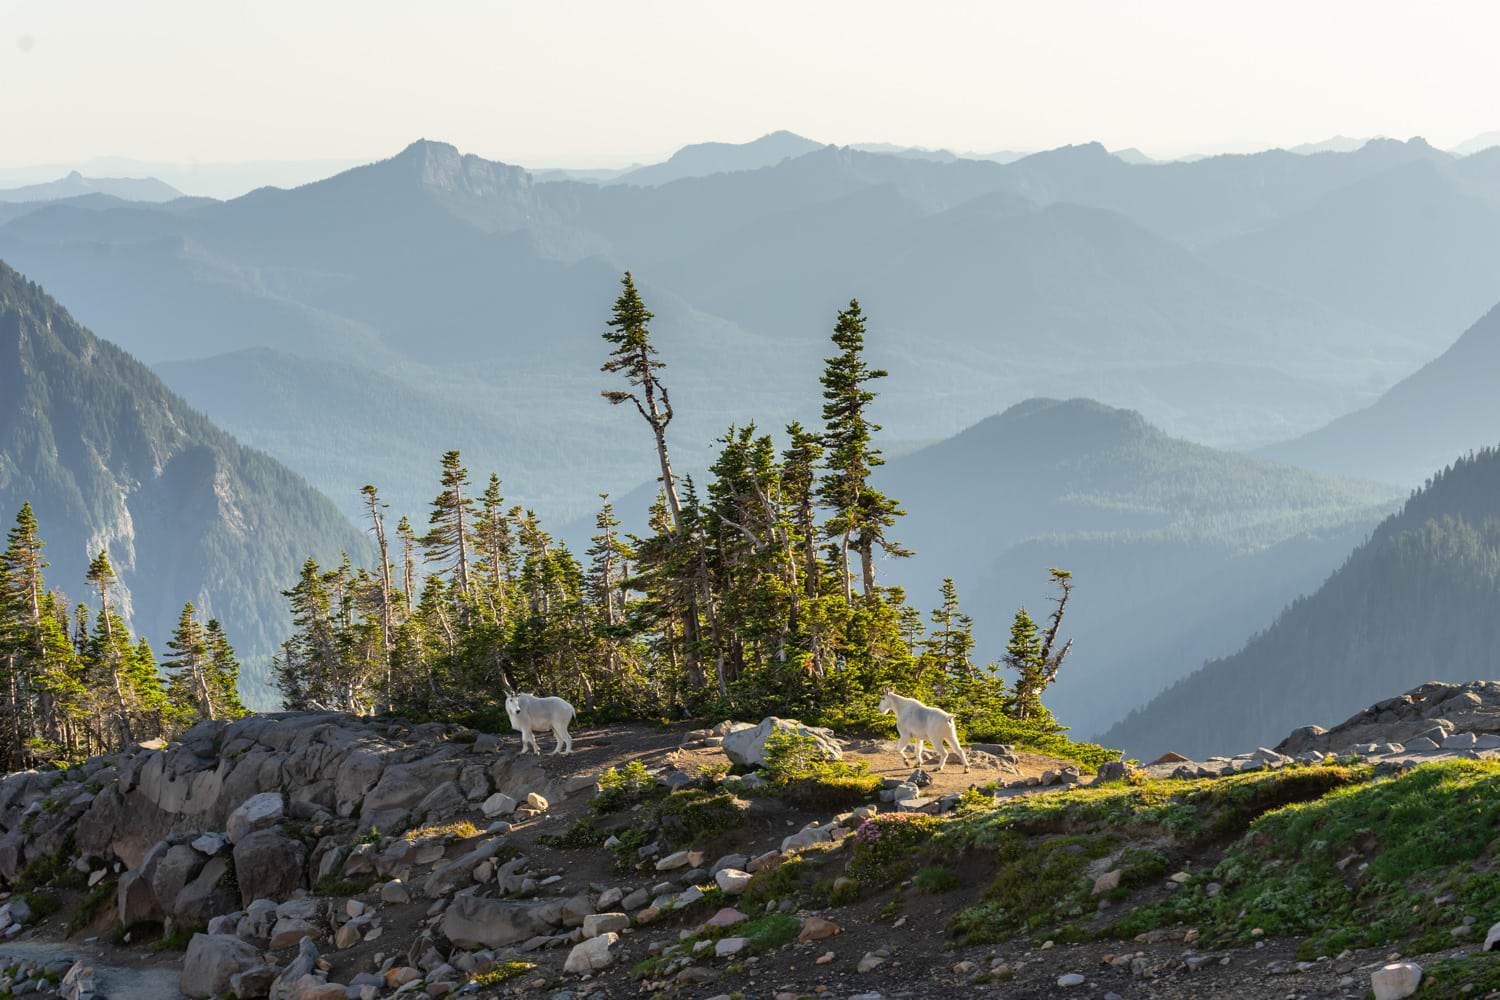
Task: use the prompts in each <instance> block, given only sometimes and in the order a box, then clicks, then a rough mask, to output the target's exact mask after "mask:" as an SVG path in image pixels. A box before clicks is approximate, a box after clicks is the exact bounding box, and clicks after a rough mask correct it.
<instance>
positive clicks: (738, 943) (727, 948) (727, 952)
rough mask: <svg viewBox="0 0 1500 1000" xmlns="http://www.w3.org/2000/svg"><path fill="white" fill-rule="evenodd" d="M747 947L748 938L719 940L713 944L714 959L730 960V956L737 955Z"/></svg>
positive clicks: (748, 944)
mask: <svg viewBox="0 0 1500 1000" xmlns="http://www.w3.org/2000/svg"><path fill="white" fill-rule="evenodd" d="M749 946H750V939H749V938H742V937H726V938H719V940H718V941H716V942H715V943H714V957H715V958H730V957H731V956H734V955H738V954H739V953H740V952H742V951H744V950H745V949H746V948H748V947H749Z"/></svg>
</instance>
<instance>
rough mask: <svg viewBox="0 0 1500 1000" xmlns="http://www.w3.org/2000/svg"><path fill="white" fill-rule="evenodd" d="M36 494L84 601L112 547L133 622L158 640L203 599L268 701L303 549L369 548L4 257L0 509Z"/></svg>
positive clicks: (304, 487)
mask: <svg viewBox="0 0 1500 1000" xmlns="http://www.w3.org/2000/svg"><path fill="white" fill-rule="evenodd" d="M27 501H29V502H30V503H31V504H32V507H33V508H34V509H35V511H36V513H37V516H38V518H39V519H40V522H41V528H42V535H43V538H44V539H45V541H46V543H47V558H48V560H49V561H50V563H51V568H50V569H49V570H48V571H47V578H48V581H49V583H50V584H51V585H52V586H53V587H55V588H57V589H59V590H62V591H63V592H65V593H67V594H69V595H71V596H72V597H73V598H74V599H75V600H77V599H82V598H83V597H84V596H85V595H86V591H87V588H86V585H85V583H84V573H85V570H86V567H87V565H88V562H89V559H90V557H91V556H93V555H94V554H96V553H97V552H98V551H99V550H100V549H101V548H107V549H108V552H109V555H110V559H111V561H112V562H113V563H114V565H115V567H116V570H117V571H118V572H119V575H120V582H121V584H122V587H123V590H124V594H123V595H122V596H123V598H124V601H125V606H126V611H127V612H128V615H129V617H130V619H131V621H132V623H133V625H134V626H135V628H136V629H137V630H138V631H140V632H141V633H143V634H144V635H146V636H147V637H149V638H150V640H151V641H152V643H153V645H155V646H156V647H157V648H161V647H162V645H163V643H164V642H165V640H166V638H167V636H169V635H170V630H171V627H172V626H173V625H174V624H175V623H176V621H177V617H178V613H179V611H180V610H181V608H182V605H183V602H185V601H188V600H191V601H193V602H194V603H195V604H196V605H197V606H199V607H200V608H202V609H204V611H205V613H207V614H209V615H212V616H215V617H218V618H219V619H220V620H221V621H222V622H223V623H224V626H225V628H226V629H227V630H228V633H229V635H230V638H231V640H232V641H233V642H234V643H235V644H236V646H237V647H238V649H239V651H240V652H241V654H242V655H244V656H245V657H246V658H247V659H249V660H250V661H251V664H250V666H251V669H250V670H249V671H247V675H246V678H245V682H244V686H245V688H246V693H247V695H250V696H252V697H255V696H256V695H260V697H256V698H255V700H257V701H259V702H260V703H261V704H265V703H266V700H267V699H266V698H265V697H264V695H265V685H266V680H267V677H266V673H265V667H266V660H267V658H268V657H269V656H270V654H271V653H272V651H273V650H274V649H275V648H276V646H277V644H278V643H279V642H280V641H281V640H282V639H283V638H284V637H285V633H286V630H287V627H288V619H287V612H286V606H285V600H284V599H283V598H282V596H281V591H282V590H283V589H284V588H285V587H286V586H288V585H289V583H290V582H291V581H293V580H294V579H295V577H296V573H297V571H298V569H299V568H300V566H301V564H302V562H303V560H304V559H306V558H307V557H308V556H309V555H314V556H317V557H318V558H319V559H321V560H324V561H331V562H336V561H337V560H338V558H339V553H340V552H341V551H347V552H349V553H350V554H351V556H354V557H360V558H362V557H364V556H365V555H366V554H367V552H368V543H367V542H366V540H365V539H364V537H363V536H362V535H361V533H360V532H359V531H358V530H356V529H355V528H354V527H353V525H351V524H350V523H349V521H348V520H346V519H345V518H344V517H343V516H342V515H341V514H340V513H339V512H338V510H337V509H336V508H335V507H334V506H333V504H332V503H330V502H329V500H328V499H327V498H326V497H324V496H322V495H321V494H320V493H318V492H317V491H316V490H314V489H313V488H312V487H311V486H309V485H308V484H307V482H306V480H304V479H303V478H302V477H301V476H298V475H296V474H295V473H293V472H291V471H289V470H288V469H287V468H286V467H285V466H283V465H281V464H280V463H279V462H277V461H276V460H274V459H272V458H271V457H269V456H268V455H265V454H264V453H262V452H259V451H255V450H253V449H250V448H246V447H244V446H242V445H241V444H240V443H239V442H237V441H236V440H235V439H234V438H232V437H230V436H229V435H228V434H226V433H225V432H223V431H221V430H219V429H218V428H217V427H215V426H214V425H213V424H212V423H211V422H210V421H209V420H208V419H207V418H205V417H204V416H203V415H202V414H201V413H199V412H197V411H195V410H193V409H192V408H191V407H189V406H188V405H187V404H186V403H185V402H183V400H182V399H181V398H180V397H178V396H176V395H175V394H173V393H172V392H171V391H169V390H168V389H167V388H166V387H165V386H164V385H162V383H161V381H160V380H159V379H158V378H157V377H156V376H155V375H154V374H152V373H151V371H150V370H149V369H148V368H146V367H145V366H144V365H142V364H141V363H140V362H138V361H136V360H135V359H134V358H132V357H130V355H128V354H126V353H125V352H124V351H122V350H121V349H120V348H118V347H116V346H115V345H114V344H111V343H109V342H108V341H104V340H100V339H99V338H97V337H95V336H94V335H93V334H92V333H90V332H89V331H88V330H86V329H84V328H83V327H82V326H81V325H79V324H78V323H77V322H76V321H75V320H74V319H73V318H72V316H71V315H69V313H68V312H67V311H66V310H65V309H64V308H63V307H62V306H61V305H59V304H58V303H57V302H56V301H55V300H53V299H52V298H51V297H50V296H48V295H47V294H46V293H45V292H44V291H43V290H42V289H41V287H40V286H38V285H36V284H33V283H32V282H30V281H28V280H27V279H26V278H25V277H23V276H22V275H20V274H19V273H17V272H16V271H15V270H13V269H12V268H10V267H9V266H8V265H5V264H3V263H0V511H4V516H5V517H6V518H7V520H8V519H10V518H12V517H14V515H15V513H16V511H18V510H19V509H20V508H21V505H22V504H23V503H25V502H27Z"/></svg>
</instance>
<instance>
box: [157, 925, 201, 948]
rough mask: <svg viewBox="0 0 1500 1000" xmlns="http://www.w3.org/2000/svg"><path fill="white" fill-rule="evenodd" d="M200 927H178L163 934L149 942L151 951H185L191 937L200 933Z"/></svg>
mask: <svg viewBox="0 0 1500 1000" xmlns="http://www.w3.org/2000/svg"><path fill="white" fill-rule="evenodd" d="M202 930H203V928H201V927H179V928H177V929H176V930H175V931H173V932H172V933H170V934H165V935H163V936H161V937H159V938H157V939H156V940H155V941H152V942H151V950H152V951H154V952H158V953H160V952H163V951H186V950H187V946H188V942H190V941H192V940H193V935H194V934H197V933H200V932H201V931H202Z"/></svg>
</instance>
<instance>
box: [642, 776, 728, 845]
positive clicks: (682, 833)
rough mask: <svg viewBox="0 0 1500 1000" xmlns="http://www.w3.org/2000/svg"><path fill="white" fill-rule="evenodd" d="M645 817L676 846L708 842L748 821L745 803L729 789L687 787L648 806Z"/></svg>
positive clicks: (661, 835)
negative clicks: (745, 813) (746, 819)
mask: <svg viewBox="0 0 1500 1000" xmlns="http://www.w3.org/2000/svg"><path fill="white" fill-rule="evenodd" d="M644 813H645V814H646V815H645V816H644V817H643V818H644V819H645V821H646V822H647V823H648V824H649V825H653V826H655V827H656V828H657V835H658V837H659V838H660V839H661V840H663V841H665V842H666V843H667V844H669V845H672V846H674V847H684V846H691V845H694V844H703V843H706V842H708V841H710V840H712V839H714V838H715V837H717V836H719V835H720V834H721V833H725V832H726V831H729V830H733V829H734V828H736V827H738V826H739V825H740V824H741V823H742V822H743V821H744V803H742V802H741V801H740V800H739V799H736V798H735V797H734V796H733V795H731V794H730V793H729V792H726V791H722V790H710V789H706V788H683V789H679V790H678V791H675V792H673V793H671V794H670V795H667V796H665V797H664V798H662V799H659V800H657V801H656V802H655V803H653V804H652V805H650V806H648V807H647V808H646V809H645V810H644Z"/></svg>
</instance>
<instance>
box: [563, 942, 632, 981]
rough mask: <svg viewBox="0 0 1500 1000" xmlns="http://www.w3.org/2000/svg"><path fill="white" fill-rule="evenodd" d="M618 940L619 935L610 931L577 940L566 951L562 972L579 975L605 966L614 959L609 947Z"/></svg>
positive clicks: (596, 970)
mask: <svg viewBox="0 0 1500 1000" xmlns="http://www.w3.org/2000/svg"><path fill="white" fill-rule="evenodd" d="M618 940H620V935H618V934H616V933H614V932H613V931H610V932H607V933H604V934H600V935H599V936H598V937H592V938H588V939H586V940H584V941H581V942H579V943H578V944H576V945H574V946H573V950H572V951H570V952H568V958H567V961H565V962H564V963H563V972H565V973H568V974H570V975H575V976H581V975H586V974H588V973H592V972H598V971H599V970H600V969H603V968H607V967H608V966H609V965H610V964H611V963H612V962H614V960H615V956H614V954H613V952H612V951H611V950H610V949H612V948H613V947H614V944H615V942H616V941H618Z"/></svg>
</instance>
